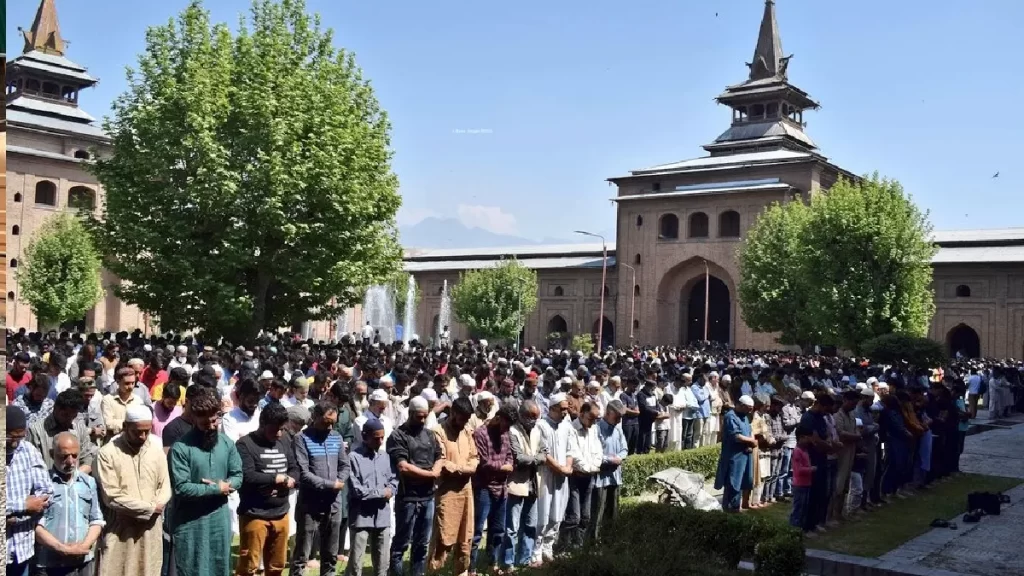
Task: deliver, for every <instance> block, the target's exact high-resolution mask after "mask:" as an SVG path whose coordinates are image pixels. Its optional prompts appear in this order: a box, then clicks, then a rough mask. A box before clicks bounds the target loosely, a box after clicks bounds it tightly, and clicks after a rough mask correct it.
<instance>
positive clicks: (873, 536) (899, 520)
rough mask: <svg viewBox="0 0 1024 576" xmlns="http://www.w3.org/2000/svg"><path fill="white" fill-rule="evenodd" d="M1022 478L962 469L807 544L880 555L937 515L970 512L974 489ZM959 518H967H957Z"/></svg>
mask: <svg viewBox="0 0 1024 576" xmlns="http://www.w3.org/2000/svg"><path fill="white" fill-rule="evenodd" d="M1020 483H1021V480H1020V479H1019V478H1003V477H1000V476H983V475H980V474H962V475H960V476H958V477H956V478H952V479H950V480H947V481H945V482H941V483H939V484H936V485H934V486H933V487H931V488H929V489H927V490H921V491H919V492H918V493H917V494H915V495H914V496H912V497H910V498H907V499H906V500H901V499H899V498H893V499H891V500H890V501H889V504H888V505H886V506H884V507H882V508H879V509H876V510H874V511H872V512H866V513H864V514H861V515H860V516H859V517H856V518H853V519H851V520H847V521H846V522H844V523H843V524H842V525H840V526H838V527H836V528H833V529H831V530H829V531H828V532H825V533H824V534H821V535H819V536H818V537H817V538H814V539H811V540H807V547H808V548H817V549H820V550H830V551H832V552H839V553H841V554H851V555H854V556H864V557H868V558H877V557H878V556H881V555H882V554H885V553H886V552H889V551H890V550H893V549H895V548H898V547H899V546H900V545H901V544H903V543H904V542H907V541H908V540H912V539H914V538H916V537H918V536H920V535H921V534H924V533H925V532H928V531H929V530H931V527H930V526H929V524H930V523H931V521H932V520H935V519H936V518H941V519H943V520H949V519H950V518H953V517H954V516H956V515H957V514H963V513H964V512H966V507H967V494H968V493H970V492H1003V491H1006V490H1009V489H1010V488H1013V487H1014V486H1017V485H1018V484H1020ZM790 510H791V507H790V506H789V505H786V504H775V505H773V506H772V507H770V508H763V509H760V510H753V511H751V512H750V514H755V515H759V516H765V517H769V518H772V519H775V520H776V521H778V522H781V523H788V522H789V513H790ZM957 524H961V523H960V522H959V521H957ZM961 529H962V528H961Z"/></svg>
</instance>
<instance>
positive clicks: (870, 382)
mask: <svg viewBox="0 0 1024 576" xmlns="http://www.w3.org/2000/svg"><path fill="white" fill-rule="evenodd" d="M875 384H878V378H875V377H874V376H872V377H871V378H868V386H873V385H875Z"/></svg>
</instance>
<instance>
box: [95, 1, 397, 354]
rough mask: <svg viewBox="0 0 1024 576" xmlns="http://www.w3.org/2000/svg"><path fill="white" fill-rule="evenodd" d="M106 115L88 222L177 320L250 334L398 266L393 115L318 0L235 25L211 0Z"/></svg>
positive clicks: (142, 297) (163, 33)
mask: <svg viewBox="0 0 1024 576" xmlns="http://www.w3.org/2000/svg"><path fill="white" fill-rule="evenodd" d="M105 128H106V130H107V132H108V133H109V134H110V136H111V138H112V143H113V154H112V155H111V156H110V157H107V158H103V157H101V158H99V159H98V160H97V162H96V163H95V166H94V170H95V173H96V175H97V176H98V178H99V179H100V181H101V182H102V184H103V186H104V187H105V189H106V203H105V206H104V211H103V213H102V214H100V215H99V218H98V219H96V220H94V221H93V222H92V225H91V226H90V228H91V231H92V232H93V235H94V236H95V238H96V241H97V246H98V248H99V249H100V251H101V253H102V254H104V255H105V257H106V259H107V266H108V267H109V268H110V270H111V271H112V272H114V273H115V274H117V275H118V276H119V277H120V278H122V279H124V280H126V283H125V284H123V285H122V286H120V287H119V288H118V290H117V293H118V296H119V297H120V298H122V299H123V300H125V301H127V302H130V303H133V304H136V305H138V306H139V308H140V309H142V310H144V311H146V312H149V313H150V314H153V315H155V316H157V317H158V318H159V322H160V326H161V328H163V329H170V330H184V329H190V328H201V329H204V330H205V331H206V332H207V333H208V334H210V335H213V336H227V337H230V338H238V339H239V340H251V339H252V338H254V337H255V336H256V334H257V333H258V332H259V330H261V329H276V328H278V327H281V326H288V325H292V324H297V323H299V322H302V321H307V320H324V319H329V318H333V317H336V316H337V315H338V314H340V313H341V312H342V311H343V310H344V309H346V308H348V307H349V306H351V305H352V304H354V303H355V302H357V301H358V300H359V298H360V297H361V295H362V294H363V292H364V291H365V289H366V287H367V286H369V285H372V284H380V283H384V282H385V281H386V280H387V279H388V278H390V277H391V275H393V274H394V273H395V271H396V270H397V269H398V268H399V265H400V263H401V248H400V246H399V244H398V240H397V232H396V228H395V215H396V212H397V210H398V208H399V205H400V203H401V200H400V198H399V195H398V192H397V187H398V181H397V178H396V176H395V175H394V173H393V172H392V170H391V165H390V164H391V158H392V151H391V149H390V136H389V132H390V123H389V121H388V117H387V115H386V113H385V112H384V111H383V110H382V109H381V107H380V105H379V104H378V102H377V100H376V98H375V96H374V93H373V90H372V89H371V87H370V84H369V82H368V81H367V80H366V79H364V77H363V75H362V72H361V70H360V69H359V67H358V66H357V65H356V62H355V58H354V57H353V55H352V54H351V53H348V52H346V51H345V50H343V49H335V48H334V47H333V34H332V32H331V31H330V30H324V29H322V28H321V26H320V20H319V17H316V16H310V15H308V14H307V13H306V8H305V3H304V2H303V0H281V1H280V2H271V1H269V0H254V2H253V4H252V9H251V12H250V16H249V18H248V19H247V20H246V19H243V21H242V22H241V24H240V27H239V30H238V32H237V33H236V34H235V35H234V36H233V35H232V34H231V32H230V31H229V29H228V27H227V26H225V25H223V24H216V25H214V24H212V23H211V21H210V15H209V13H208V12H207V11H206V10H204V9H203V8H202V6H201V4H200V3H199V2H193V3H192V4H190V5H189V6H188V8H186V9H185V11H184V12H183V13H182V14H181V15H180V16H179V17H178V18H177V20H172V21H170V22H168V23H167V24H165V25H163V26H156V27H153V28H150V29H149V30H148V31H147V34H146V45H145V49H144V51H143V53H142V55H141V56H140V57H139V62H138V65H137V66H136V67H135V68H133V69H129V71H128V89H127V90H126V92H125V93H124V94H122V95H121V96H120V97H119V98H117V100H116V101H115V103H114V106H113V115H112V118H110V119H109V120H108V121H107V122H106V124H105Z"/></svg>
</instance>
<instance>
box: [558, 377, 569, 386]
mask: <svg viewBox="0 0 1024 576" xmlns="http://www.w3.org/2000/svg"><path fill="white" fill-rule="evenodd" d="M558 382H559V384H572V377H570V376H566V377H565V378H562V379H561V380H559V381H558Z"/></svg>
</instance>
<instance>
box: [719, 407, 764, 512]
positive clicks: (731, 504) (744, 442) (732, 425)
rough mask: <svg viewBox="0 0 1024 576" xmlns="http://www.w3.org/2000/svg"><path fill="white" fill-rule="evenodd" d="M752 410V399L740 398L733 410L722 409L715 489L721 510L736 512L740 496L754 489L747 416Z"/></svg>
mask: <svg viewBox="0 0 1024 576" xmlns="http://www.w3.org/2000/svg"><path fill="white" fill-rule="evenodd" d="M753 409H754V399H753V398H751V397H750V396H747V395H743V396H740V398H739V400H738V401H737V402H736V406H735V407H725V408H724V409H723V412H722V454H721V456H719V458H718V472H717V474H716V475H715V488H716V489H719V490H722V489H724V494H723V495H722V509H723V510H725V511H727V512H739V510H740V505H741V502H742V498H743V494H744V493H749V491H750V490H751V489H752V488H753V487H754V466H753V460H752V454H753V450H754V448H756V447H757V439H756V438H754V435H753V434H752V433H751V429H750V420H749V414H750V412H751V411H752V410H753Z"/></svg>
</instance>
